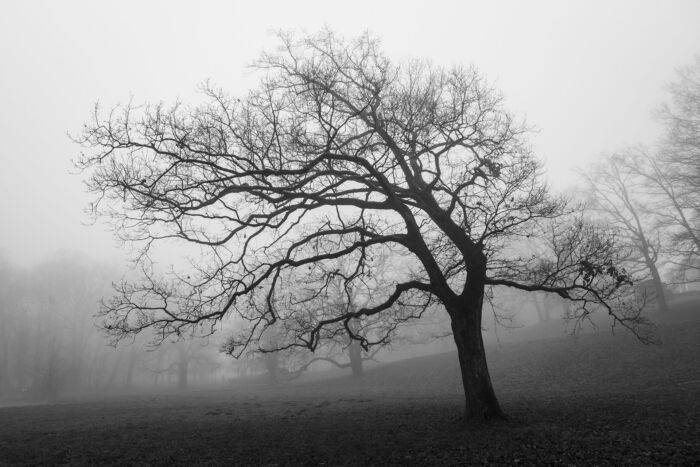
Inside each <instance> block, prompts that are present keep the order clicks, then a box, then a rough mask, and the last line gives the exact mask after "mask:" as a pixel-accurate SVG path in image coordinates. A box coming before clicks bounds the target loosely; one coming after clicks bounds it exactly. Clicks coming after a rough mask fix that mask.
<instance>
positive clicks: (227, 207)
mask: <svg viewBox="0 0 700 467" xmlns="http://www.w3.org/2000/svg"><path fill="white" fill-rule="evenodd" d="M280 40H281V45H280V48H279V50H278V52H277V53H274V54H264V55H263V56H262V58H261V59H260V60H259V61H258V62H257V68H258V70H260V71H261V73H262V74H263V77H262V79H261V85H260V87H259V88H258V89H257V90H255V91H252V92H251V93H250V94H249V95H248V96H247V97H245V98H243V99H238V98H234V97H231V96H229V95H227V94H226V93H224V92H223V91H221V90H218V89H215V88H213V87H212V86H210V85H205V86H204V87H203V89H202V92H203V93H204V95H205V97H206V98H207V101H206V103H204V104H202V105H200V106H197V107H187V106H185V105H183V104H179V103H178V104H175V105H174V106H172V107H166V106H165V105H162V104H161V105H156V106H144V107H134V106H131V105H127V106H125V107H118V108H116V109H113V110H112V111H110V112H109V113H108V114H107V115H104V116H103V115H102V113H101V112H100V111H99V109H96V110H95V114H94V119H93V120H92V121H91V123H90V124H88V125H86V126H85V128H84V132H83V133H82V135H81V136H80V137H78V138H76V139H77V141H78V142H80V143H81V144H82V145H83V147H84V148H85V149H86V151H87V152H86V153H85V154H83V156H82V157H81V159H80V160H79V162H78V167H80V168H82V169H85V170H86V171H88V172H89V182H88V185H89V189H90V190H91V191H92V192H93V193H94V194H95V195H96V197H97V199H96V203H95V204H94V208H95V213H96V214H97V215H99V214H106V215H110V216H112V217H113V219H114V221H115V227H116V228H117V231H118V233H119V235H120V236H121V237H122V238H124V239H126V240H136V241H141V242H143V245H144V249H143V251H142V253H143V254H142V255H141V259H142V261H146V260H147V258H148V255H149V253H151V252H152V250H151V249H150V247H151V246H152V245H153V244H154V242H156V241H158V240H161V239H179V240H182V241H183V242H184V243H189V244H192V245H196V246H201V247H202V248H201V251H200V255H199V257H198V261H197V262H196V263H195V264H194V267H193V268H191V269H190V270H188V271H186V272H185V271H184V270H183V272H181V273H177V274H174V275H171V276H169V277H164V276H161V275H158V274H150V273H149V272H148V269H147V268H146V269H145V270H146V274H145V277H144V278H143V280H142V281H140V282H135V283H125V284H122V285H121V286H120V287H118V288H117V294H116V295H115V296H114V297H113V298H112V299H111V300H109V301H108V302H107V303H106V304H105V308H104V310H103V315H104V317H105V319H106V321H105V328H106V329H107V330H108V331H109V332H111V333H112V335H113V336H114V337H115V338H117V339H118V338H120V337H123V336H125V335H132V334H134V333H139V332H141V331H143V330H145V329H149V328H150V329H152V330H154V331H155V335H156V339H158V340H160V339H163V338H165V337H167V336H169V335H172V334H182V333H187V332H189V333H191V334H195V335H201V334H207V333H212V332H214V331H215V329H216V323H217V322H218V321H220V320H221V319H222V318H223V317H224V316H226V315H227V314H228V313H236V314H238V315H239V317H240V318H241V319H242V320H245V321H247V322H248V323H250V325H249V326H248V327H247V329H246V330H247V332H246V334H245V335H241V336H240V339H238V340H236V341H234V342H232V347H233V349H236V348H237V349H239V350H238V352H239V353H240V352H243V351H245V349H246V347H247V346H249V345H251V343H255V342H258V341H259V338H260V336H261V335H262V334H263V333H264V332H265V329H267V328H269V327H270V326H274V325H275V323H278V322H282V323H284V326H285V328H286V329H285V333H284V336H285V338H286V339H287V340H286V342H283V343H282V344H281V345H280V346H279V347H280V348H292V347H306V348H309V349H311V350H314V349H316V348H318V346H319V345H320V343H321V342H322V341H324V340H326V339H333V338H334V337H335V336H337V335H339V334H343V333H344V334H347V335H348V336H349V337H350V338H352V339H355V340H358V341H359V342H360V345H361V346H362V347H363V348H365V349H367V348H369V347H370V346H371V345H376V344H379V343H381V342H383V341H384V340H385V339H386V338H387V336H386V334H381V333H377V334H375V333H363V332H362V331H356V330H357V329H361V328H360V327H358V326H355V327H353V325H352V324H351V323H352V322H357V320H360V319H365V318H368V317H372V316H375V315H379V314H383V315H384V316H386V317H389V319H390V320H394V321H395V322H397V321H400V322H407V321H410V320H411V319H416V318H418V317H420V316H421V313H422V312H423V311H424V310H425V309H426V308H428V307H429V306H431V305H432V304H433V303H436V302H439V303H441V304H442V305H443V306H444V308H445V310H446V312H447V314H448V315H449V318H450V320H451V327H452V331H453V337H454V340H455V343H456V345H457V349H458V355H459V360H460V366H461V369H462V382H463V385H464V391H465V400H466V411H465V418H466V419H467V420H473V419H483V418H497V417H501V416H502V412H501V409H500V407H499V404H498V401H497V399H496V396H495V393H494V391H493V388H492V385H491V379H490V376H489V373H488V368H487V364H486V358H485V353H484V345H483V340H482V335H481V317H482V305H483V299H484V290H485V287H487V286H509V287H516V288H520V289H522V290H527V291H537V290H540V291H546V292H553V293H557V294H559V295H560V296H562V297H566V298H568V299H571V300H573V301H574V302H575V303H576V305H577V307H576V309H577V310H578V312H579V314H580V315H586V314H588V313H590V312H592V311H594V310H595V309H597V308H601V309H603V310H605V311H607V312H608V313H610V314H611V315H612V316H613V317H614V318H615V320H616V322H618V323H621V324H622V325H624V326H627V327H629V328H630V329H632V330H634V331H635V332H638V333H639V331H640V330H639V328H638V325H639V324H641V323H642V320H641V318H640V316H639V313H638V310H630V309H626V308H625V307H624V306H623V301H622V300H621V299H619V298H620V297H621V295H620V293H621V291H622V290H623V289H624V288H625V287H626V285H627V284H628V282H629V281H628V277H627V275H626V274H625V273H624V271H621V270H620V269H618V268H617V267H616V261H617V259H618V258H617V256H616V251H617V250H616V247H615V243H614V242H615V238H614V236H613V235H611V234H609V233H607V232H604V231H601V229H598V228H595V227H590V226H586V225H584V224H583V223H581V222H577V221H572V220H571V219H570V218H569V216H568V215H567V214H569V211H568V210H567V207H566V202H565V200H563V199H558V198H552V197H550V196H549V195H548V191H547V188H546V186H545V185H544V184H543V182H542V180H541V177H540V172H541V165H540V163H539V161H538V160H537V159H536V158H535V157H534V156H533V154H532V153H531V152H530V150H529V146H528V143H527V139H526V134H527V131H526V129H525V128H524V127H523V126H522V125H520V124H518V123H516V121H515V120H514V119H513V118H512V117H511V115H509V114H508V113H507V112H506V111H505V110H504V109H503V106H502V103H501V97H500V95H499V94H498V92H496V91H495V90H494V89H493V88H491V87H489V85H488V84H487V83H486V82H485V80H484V79H483V78H482V76H481V75H480V74H479V73H478V72H477V71H476V70H475V69H474V68H452V69H442V68H438V67H434V66H432V65H430V64H429V63H426V62H423V61H409V62H407V63H404V64H401V65H394V64H392V62H391V61H390V60H389V59H388V58H387V57H386V56H384V55H383V54H382V53H381V52H380V50H379V48H378V43H377V41H376V40H375V39H373V38H372V37H370V36H368V35H364V36H361V37H359V38H357V39H355V40H352V41H347V42H346V41H344V40H342V39H340V38H338V37H337V36H336V35H334V34H333V33H332V32H329V31H323V32H321V33H319V34H316V35H312V36H306V37H301V38H296V37H293V36H287V35H282V36H281V37H280ZM528 236H531V238H529V239H528ZM528 241H529V242H530V243H537V242H539V243H542V244H543V245H544V246H546V247H547V252H548V253H547V255H546V256H537V257H535V256H534V255H533V256H532V257H531V256H528V255H523V254H522V252H523V251H524V248H525V247H526V246H527V243H528ZM387 252H391V253H392V254H394V255H395V256H396V257H397V260H396V261H397V262H398V261H401V263H402V268H401V270H400V273H398V274H396V276H395V277H393V278H391V284H389V285H387V286H386V287H384V288H382V289H381V290H377V293H375V294H373V295H372V297H371V300H370V301H369V302H368V303H366V304H364V305H363V306H362V307H361V308H359V309H354V310H351V309H347V310H345V311H343V312H341V313H338V314H336V315H334V316H324V317H319V316H318V315H317V314H316V313H315V312H314V310H320V309H321V307H320V306H313V307H312V306H310V304H312V302H313V301H314V300H315V301H317V302H318V303H321V302H323V300H324V298H323V297H324V295H325V291H326V290H327V289H328V287H330V284H331V283H332V281H330V280H329V281H327V282H325V283H322V284H321V286H320V288H319V289H318V290H317V291H316V294H315V295H314V296H312V297H309V296H308V295H307V294H305V293H299V291H298V290H296V289H295V288H294V287H291V285H294V284H298V283H299V282H300V281H302V280H303V277H305V276H306V275H308V274H310V273H313V272H314V271H329V267H328V266H329V264H332V262H333V261H335V260H336V259H338V258H344V261H346V262H347V264H351V265H352V270H353V271H354V272H353V274H352V275H350V276H348V277H346V278H343V279H342V280H343V281H344V282H345V287H351V286H353V285H355V284H359V283H361V282H362V281H369V280H372V279H371V277H372V275H373V272H374V271H375V269H376V267H377V265H376V264H374V261H375V258H380V257H382V256H383V255H384V254H386V253H387ZM329 277H333V276H332V275H329ZM174 284H176V285H174ZM640 335H641V334H640ZM234 352H235V350H234Z"/></svg>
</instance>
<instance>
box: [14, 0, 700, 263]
mask: <svg viewBox="0 0 700 467" xmlns="http://www.w3.org/2000/svg"><path fill="white" fill-rule="evenodd" d="M323 26H328V27H329V28H331V29H333V30H336V31H338V32H340V33H342V34H344V35H346V36H352V35H357V34H359V33H361V32H362V31H364V30H370V31H372V32H373V33H375V34H377V35H378V36H379V37H381V39H382V43H383V46H384V50H385V51H386V52H387V53H388V54H389V55H390V56H391V57H393V58H395V59H398V60H400V59H402V58H406V57H427V58H430V59H432V60H433V61H434V62H436V63H438V64H444V65H451V64H472V63H473V64H475V65H477V66H478V67H479V68H480V69H481V71H482V72H483V73H484V74H485V75H486V76H487V78H488V79H489V80H490V81H491V82H493V83H494V84H495V85H496V86H497V87H498V88H500V89H501V90H502V91H503V93H504V95H505V98H506V104H507V107H508V108H509V109H510V110H511V111H513V112H514V113H516V115H519V116H522V117H526V119H527V121H528V123H529V124H530V125H531V126H533V127H535V128H537V130H538V133H537V134H535V135H533V137H532V143H533V147H534V149H535V151H536V152H537V153H538V154H539V155H540V156H541V157H542V158H543V159H544V160H545V161H546V163H547V167H548V170H549V180H550V182H551V183H552V184H553V185H554V186H555V187H556V188H562V189H563V188H565V187H566V186H567V185H568V184H570V183H573V182H574V180H575V173H574V172H573V171H572V168H574V167H577V166H578V167H581V166H585V165H586V164H587V163H588V162H589V161H591V160H593V159H594V158H595V157H596V156H598V155H599V154H600V153H601V152H605V151H613V150H615V149H619V148H620V147H622V146H624V145H627V144H635V143H650V142H653V141H654V139H655V138H656V137H657V136H658V135H659V128H658V125H657V124H656V123H655V122H654V121H653V119H652V116H651V113H652V110H653V109H654V108H656V107H657V106H658V104H659V103H661V102H662V101H663V100H664V99H665V97H666V96H665V91H664V86H665V85H666V84H667V83H668V82H670V81H672V80H673V79H674V70H675V68H676V67H678V66H682V65H685V64H688V63H690V62H691V61H692V60H693V56H694V55H697V54H700V1H645V2H642V1H632V0H629V1H617V2H613V1H599V2H593V1H585V2H571V1H538V2H535V1H514V2H506V1H490V2H486V1H482V2H478V3H476V2H468V1H453V2H449V1H437V0H431V1H424V2H418V1H414V2H408V1H402V2H388V1H387V2H379V1H378V0H371V1H346V2H328V1H286V2H285V1H267V2H266V1H259V2H255V3H254V2H249V1H239V2H233V1H232V2H207V1H196V2H195V1H190V2H176V1H158V2H156V1H151V2H145V1H138V2H126V1H120V2H110V3H107V2H95V1H87V0H86V1H60V2H59V1H43V2H39V1H19V0H18V1H3V2H1V3H0V67H1V68H0V69H1V70H2V72H1V73H0V136H1V137H2V145H0V162H1V164H0V213H1V216H2V217H0V219H1V220H0V227H1V228H0V250H4V251H5V252H6V254H7V255H8V256H9V257H10V258H11V259H13V260H15V261H19V262H22V263H27V264H32V263H35V262H37V261H40V260H41V258H43V257H45V256H46V255H48V254H50V253H51V252H52V251H54V250H57V249H69V250H80V251H84V252H86V253H88V254H90V255H91V256H94V257H96V258H97V259H116V258H120V257H121V255H123V251H122V250H120V249H119V248H118V245H117V244H116V243H115V241H114V240H112V237H111V234H110V233H108V232H106V231H105V226H99V225H98V226H92V227H86V226H83V225H81V223H86V222H87V221H88V218H87V216H86V215H85V214H84V213H83V210H84V208H85V206H86V205H87V203H88V202H89V200H90V199H89V197H88V196H87V195H86V194H84V190H83V186H82V182H81V180H82V178H81V176H79V175H71V174H70V172H71V171H72V165H71V159H72V158H75V157H76V156H77V155H78V154H79V151H80V148H79V147H77V146H76V145H75V144H73V143H72V142H71V141H70V140H69V139H68V137H67V136H66V132H74V133H77V132H78V131H79V129H80V127H81V125H82V123H83V122H84V121H85V120H86V119H87V118H88V116H89V114H90V111H91V109H92V106H93V105H94V103H95V102H96V101H99V102H100V103H101V104H102V105H104V106H113V105H115V104H117V103H120V102H121V103H124V102H126V101H128V100H129V99H130V98H133V100H134V101H135V102H137V103H138V102H142V101H159V100H164V101H172V100H173V99H175V98H177V97H180V98H182V99H183V100H185V101H190V102H191V101H196V100H197V99H198V98H199V97H198V95H197V94H196V92H195V90H196V87H197V84H198V83H201V82H202V81H204V80H205V79H211V80H212V81H213V82H214V83H215V84H217V85H220V86H222V87H224V88H225V89H227V90H228V91H230V92H232V93H234V94H238V93H240V94H243V93H245V92H246V90H247V89H248V88H249V87H251V86H253V85H254V84H255V81H256V79H255V75H254V74H253V73H252V72H251V71H250V70H249V69H246V66H247V65H249V64H250V63H251V62H252V61H253V60H254V59H255V58H256V57H257V56H258V55H259V53H260V52H261V51H262V50H263V49H265V48H267V49H270V48H272V47H274V46H275V40H274V37H273V35H272V32H273V31H274V30H276V29H280V28H282V29H304V30H307V31H309V32H313V31H316V30H318V29H319V28H321V27H323Z"/></svg>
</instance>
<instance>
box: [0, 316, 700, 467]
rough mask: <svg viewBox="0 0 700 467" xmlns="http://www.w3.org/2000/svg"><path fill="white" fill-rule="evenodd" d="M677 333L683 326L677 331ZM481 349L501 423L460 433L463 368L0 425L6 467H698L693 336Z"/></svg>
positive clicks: (11, 411) (408, 366)
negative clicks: (647, 342) (646, 342)
mask: <svg viewBox="0 0 700 467" xmlns="http://www.w3.org/2000/svg"><path fill="white" fill-rule="evenodd" d="M676 321H678V320H676ZM657 333H658V335H659V337H660V338H661V340H662V342H663V344H662V345H661V346H658V347H647V346H643V345H641V344H638V343H637V342H636V341H635V340H634V339H633V338H632V337H630V336H629V335H626V334H624V333H622V332H620V333H618V335H617V336H614V337H613V336H612V335H611V334H610V331H609V329H600V330H599V331H598V332H595V333H589V334H584V335H581V336H579V337H578V338H577V339H572V338H567V337H563V336H562V337H561V338H558V339H540V340H537V339H535V340H523V341H522V342H510V343H504V344H502V345H501V346H492V347H491V348H490V349H489V351H488V352H489V362H490V366H491V370H492V376H493V382H494V385H495V388H496V391H497V394H498V395H499V397H500V400H501V403H502V405H503V408H504V410H505V411H506V413H507V414H508V415H509V419H508V420H507V421H505V422H496V423H491V424H486V425H483V426H475V427H466V428H465V427H463V426H462V425H461V424H460V423H459V415H460V414H461V412H462V410H463V399H462V395H461V383H460V379H459V372H458V364H457V357H456V354H454V353H446V354H439V355H433V356H429V357H421V358H416V359H411V360H403V361H399V362H394V363H391V364H386V365H380V366H378V367H376V368H373V369H370V370H368V371H367V374H366V375H365V378H363V379H362V380H360V381H354V380H352V379H351V378H349V377H346V376H335V377H328V378H325V379H318V380H315V381H304V380H299V381H297V382H294V383H291V384H286V385H282V386H279V387H269V386H266V385H264V384H262V383H260V384H258V383H255V382H247V383H245V384H244V383H239V384H235V385H232V386H230V387H228V388H223V389H222V388H218V389H210V390H197V391H189V392H184V393H183V392H175V391H172V392H165V393H151V394H145V395H144V394H141V395H130V396H119V397H117V396H112V397H105V398H102V399H98V398H95V399H93V400H90V401H64V402H62V403H59V404H53V405H35V406H25V407H9V408H3V409H0V464H11V465H12V464H20V465H95V464H99V465H124V464H130V465H193V464H197V465H207V464H210V465H218V464H224V465H324V464H325V465H386V464H406V465H454V464H462V465H698V464H699V463H700V322H698V321H695V320H691V321H683V320H680V322H668V323H666V324H661V325H660V326H659V328H658V330H657Z"/></svg>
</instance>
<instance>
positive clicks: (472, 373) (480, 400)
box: [448, 284, 505, 422]
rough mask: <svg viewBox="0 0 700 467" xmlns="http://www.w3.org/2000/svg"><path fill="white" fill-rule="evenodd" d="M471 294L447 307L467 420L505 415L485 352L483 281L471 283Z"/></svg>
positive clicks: (465, 418)
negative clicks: (494, 387)
mask: <svg viewBox="0 0 700 467" xmlns="http://www.w3.org/2000/svg"><path fill="white" fill-rule="evenodd" d="M471 288H472V290H473V292H476V293H472V294H470V295H471V297H467V298H466V299H465V300H463V301H462V300H460V301H461V302H462V303H461V306H460V307H459V308H456V307H455V308H453V309H448V311H449V312H450V317H451V319H452V323H451V324H452V332H453V336H454V340H455V344H457V355H458V356H459V366H460V369H461V371H462V384H463V385H464V396H465V400H466V408H465V411H464V421H465V422H475V421H483V420H493V419H503V418H505V417H504V415H503V412H502V411H501V407H500V405H499V404H498V399H496V394H495V393H494V391H493V386H492V385H491V376H490V375H489V369H488V366H487V364H486V352H485V351H484V341H483V339H482V336H481V308H482V305H483V291H484V285H483V284H481V285H479V284H476V290H475V287H471Z"/></svg>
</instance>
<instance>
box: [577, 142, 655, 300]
mask: <svg viewBox="0 0 700 467" xmlns="http://www.w3.org/2000/svg"><path fill="white" fill-rule="evenodd" d="M632 166H634V156H633V155H632V153H630V152H622V153H617V154H613V155H610V156H608V157H606V158H605V159H604V160H603V161H602V162H601V163H600V164H598V165H596V166H594V167H593V168H592V169H590V170H589V171H588V173H586V174H585V178H586V180H587V182H588V188H589V189H590V191H589V194H590V196H591V198H592V201H593V202H592V204H591V206H590V207H591V209H593V210H595V211H597V212H598V213H600V214H602V215H603V216H604V218H605V220H606V221H607V222H610V223H611V224H612V225H613V226H614V227H615V228H616V229H617V230H618V231H619V232H620V235H621V236H622V237H623V238H624V240H625V242H626V243H627V244H628V245H630V246H631V248H632V250H633V252H634V254H632V255H630V256H629V257H628V258H627V259H628V261H629V262H631V263H632V264H633V265H634V266H635V267H633V269H632V270H633V271H639V270H640V267H641V271H642V272H643V273H645V274H644V275H646V276H647V277H651V281H652V284H653V290H654V292H655V295H656V302H657V304H658V307H659V309H660V310H661V311H662V312H668V305H667V304H666V296H665V292H664V286H663V282H662V281H661V275H660V274H659V269H658V263H659V261H660V257H659V254H660V252H661V245H662V241H661V235H660V233H659V231H658V229H656V228H655V227H656V225H657V224H658V222H657V218H656V217H655V216H653V212H652V209H651V208H650V205H651V203H652V201H651V199H650V194H649V193H648V190H647V187H646V185H645V184H644V180H643V178H642V177H639V176H638V175H637V174H636V173H635V169H631V167H632ZM655 232H656V235H654V233H655Z"/></svg>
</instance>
